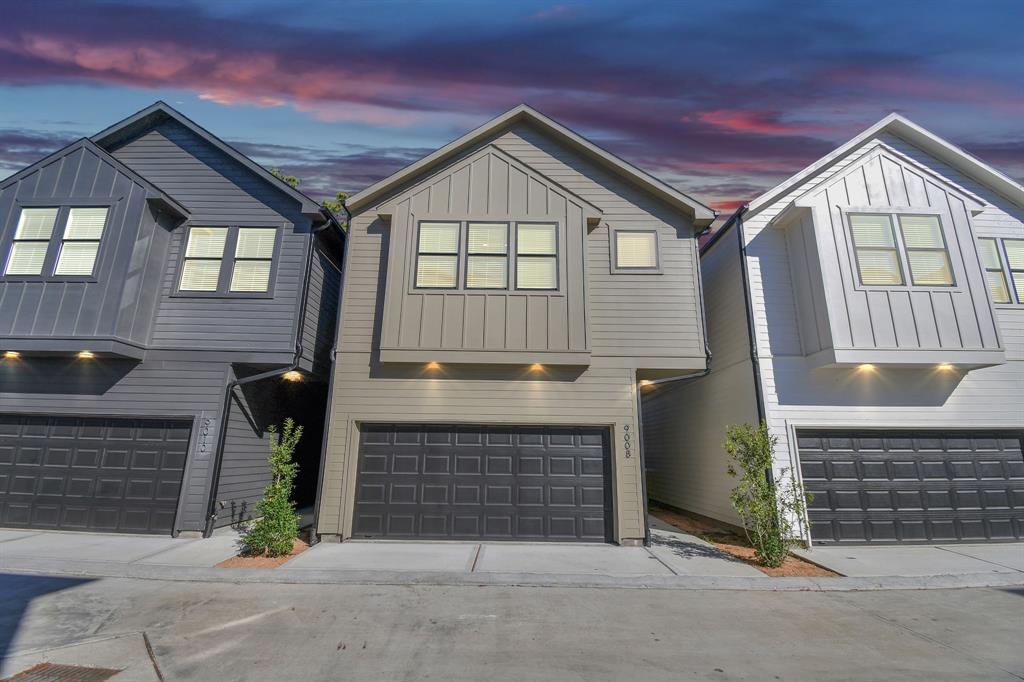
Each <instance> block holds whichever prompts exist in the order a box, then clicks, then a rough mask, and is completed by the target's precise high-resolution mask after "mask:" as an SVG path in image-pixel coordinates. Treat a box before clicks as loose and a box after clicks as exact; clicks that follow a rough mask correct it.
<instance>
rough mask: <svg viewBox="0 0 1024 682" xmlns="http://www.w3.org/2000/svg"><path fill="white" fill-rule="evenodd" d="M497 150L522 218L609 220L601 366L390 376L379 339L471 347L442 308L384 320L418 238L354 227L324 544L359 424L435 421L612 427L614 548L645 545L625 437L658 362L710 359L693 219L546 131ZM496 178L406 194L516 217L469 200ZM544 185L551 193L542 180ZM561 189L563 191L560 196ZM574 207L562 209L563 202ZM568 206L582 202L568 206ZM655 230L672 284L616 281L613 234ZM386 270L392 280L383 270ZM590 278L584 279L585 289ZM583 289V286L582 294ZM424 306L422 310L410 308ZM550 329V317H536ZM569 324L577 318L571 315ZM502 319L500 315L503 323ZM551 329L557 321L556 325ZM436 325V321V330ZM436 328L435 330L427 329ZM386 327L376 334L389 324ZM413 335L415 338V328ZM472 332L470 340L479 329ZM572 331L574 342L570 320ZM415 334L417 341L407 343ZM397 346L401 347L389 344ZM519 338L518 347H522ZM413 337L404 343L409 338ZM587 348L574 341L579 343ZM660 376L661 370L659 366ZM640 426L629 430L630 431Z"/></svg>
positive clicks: (346, 492)
mask: <svg viewBox="0 0 1024 682" xmlns="http://www.w3.org/2000/svg"><path fill="white" fill-rule="evenodd" d="M488 144H493V145H494V146H495V147H497V148H498V149H500V150H501V151H502V152H503V155H507V156H508V157H511V158H512V159H513V161H514V162H513V163H510V164H508V175H507V176H506V175H505V169H504V167H501V169H500V170H498V171H497V172H496V173H494V174H493V175H492V176H491V177H494V178H495V183H498V186H499V188H507V193H508V196H510V197H511V198H510V199H509V201H510V202H511V204H510V209H509V210H512V209H513V208H515V205H516V202H519V205H520V206H521V205H523V202H525V205H526V207H527V210H528V211H529V210H530V207H531V206H534V205H537V206H541V205H543V206H545V210H547V211H549V212H550V211H551V205H550V202H551V201H552V200H553V198H557V197H559V196H561V197H565V196H566V195H565V192H568V193H571V194H572V195H575V196H576V197H579V198H581V199H584V200H585V201H587V202H589V203H591V204H593V205H594V206H596V207H598V208H599V209H600V210H601V211H602V212H603V217H602V226H601V227H598V228H596V229H593V230H590V231H589V232H587V233H585V239H586V242H585V245H586V248H585V249H584V250H583V251H582V254H581V255H582V258H583V259H585V271H586V276H587V290H588V296H587V306H588V307H587V309H586V315H585V319H586V320H587V322H588V324H589V333H590V343H591V345H590V347H591V352H592V361H591V365H590V366H589V367H588V368H586V369H585V370H580V369H569V368H557V367H549V368H548V369H547V370H546V372H545V373H544V374H541V375H537V374H532V375H531V374H530V373H529V372H528V370H526V369H525V368H522V367H515V366H505V367H501V366H496V365H490V366H486V367H480V366H477V367H469V366H458V365H445V366H443V367H442V369H440V370H434V371H435V372H436V373H434V374H431V373H430V372H431V370H427V369H425V368H424V367H422V366H416V367H402V366H395V365H392V366H383V365H381V364H379V363H378V362H377V359H376V350H377V348H376V346H375V344H376V343H377V339H378V338H379V337H378V335H381V336H383V337H384V338H395V336H397V337H398V338H399V343H407V342H408V343H413V342H412V341H406V338H410V339H411V338H416V339H417V341H416V342H417V343H419V342H420V341H419V337H420V336H421V335H425V334H429V335H431V338H433V339H436V342H437V343H442V342H443V341H444V339H446V338H447V339H448V340H449V343H457V342H458V341H459V339H458V334H455V335H454V336H451V335H448V336H446V331H447V332H449V334H450V328H449V327H448V326H447V324H445V325H441V324H438V319H439V316H440V315H444V314H445V312H446V309H445V304H444V302H439V304H438V305H433V304H430V305H428V304H425V303H424V304H423V305H415V306H413V305H409V306H406V307H405V308H403V310H402V316H401V318H399V319H395V318H388V319H386V320H381V319H380V318H379V314H380V309H381V306H382V305H383V301H382V300H381V297H382V296H383V295H384V288H385V286H387V287H389V289H388V293H389V295H390V294H391V289H390V287H393V286H396V284H395V282H396V281H398V280H400V279H402V278H403V277H404V276H403V274H402V273H401V272H399V273H395V272H394V271H393V270H389V269H387V258H388V252H389V251H390V250H392V249H395V248H396V246H395V242H396V240H402V239H405V238H406V237H407V235H403V234H401V233H400V228H401V227H402V226H404V223H402V222H401V221H398V222H395V219H393V223H394V224H395V225H397V226H398V227H397V228H394V229H391V230H389V229H387V228H385V227H384V226H383V225H381V223H380V221H378V220H377V219H376V217H375V216H373V215H371V214H363V215H360V216H356V217H355V218H354V219H353V221H352V224H351V228H350V234H349V241H348V244H347V249H348V253H347V256H346V258H347V261H346V265H345V289H344V292H343V295H342V325H341V327H342V328H341V336H340V339H339V345H338V355H337V359H336V362H335V369H334V372H335V374H334V384H333V395H332V398H331V400H332V407H331V415H330V431H329V433H328V441H327V451H326V458H325V464H324V467H325V468H324V472H323V486H322V490H321V499H320V511H319V522H318V523H319V526H318V532H320V533H325V534H346V533H347V532H348V531H349V526H350V522H351V520H350V518H349V514H350V508H351V500H352V495H353V490H354V484H355V481H354V474H353V472H354V461H355V457H354V455H355V453H354V452H353V449H354V445H353V444H354V443H355V442H356V440H357V436H358V434H357V432H356V429H357V428H358V424H359V423H361V422H372V421H381V422H394V421H410V422H435V423H467V424H568V425H591V424H594V425H606V426H609V427H610V428H611V429H612V443H613V453H612V457H613V460H614V463H613V471H614V479H615V480H614V483H615V505H616V514H615V524H616V530H615V532H616V538H617V539H619V540H625V539H636V538H640V537H642V535H643V506H644V505H643V500H642V498H641V483H642V482H641V479H640V475H641V472H640V471H639V467H638V457H637V455H636V452H635V450H633V451H632V452H631V453H630V455H629V456H627V455H626V452H625V448H624V447H623V443H624V440H625V439H624V434H625V433H627V431H628V432H630V433H632V434H635V433H636V429H637V416H636V369H637V368H638V367H644V366H649V365H647V364H646V363H649V362H652V358H655V359H657V358H659V357H663V356H668V357H674V358H680V357H683V358H693V359H695V363H694V364H695V365H696V364H699V362H700V361H702V360H703V357H704V351H703V346H704V339H703V330H702V325H701V320H700V309H699V297H698V292H697V290H696V251H695V248H696V247H695V240H694V239H693V229H692V226H691V223H690V222H689V221H688V220H687V219H686V218H685V217H684V216H682V215H679V214H677V213H675V212H674V211H671V210H669V209H667V208H666V207H665V206H663V205H662V204H660V203H659V202H657V201H655V200H654V199H652V198H651V197H649V196H647V195H646V194H644V193H643V192H642V191H641V190H639V189H637V188H635V187H633V186H631V185H627V184H625V183H623V182H622V181H621V179H619V178H616V177H614V176H612V175H610V174H609V173H607V172H605V171H603V170H601V169H598V168H596V167H594V166H593V165H591V164H590V163H589V162H587V161H586V160H584V159H582V158H580V157H578V156H576V155H574V154H573V153H572V152H570V151H569V150H567V149H565V148H563V147H562V146H561V145H559V144H558V143H556V142H554V141H552V140H550V139H548V138H546V137H545V136H543V135H541V134H540V133H537V132H536V131H534V130H532V129H530V128H528V127H525V126H517V127H514V128H511V129H509V130H507V131H505V132H503V133H501V134H499V135H498V136H496V137H495V138H494V139H493V140H491V141H490V142H489V143H488ZM485 170H486V171H487V172H488V173H491V172H492V171H491V169H490V166H488V167H487V168H484V167H482V166H476V167H474V165H473V164H470V166H469V167H468V170H467V171H465V172H462V173H454V174H451V175H450V176H448V177H445V178H432V179H431V178H428V179H422V178H421V179H419V180H418V181H415V183H416V184H415V185H413V186H411V187H407V188H404V189H403V190H402V194H403V195H404V194H405V193H408V194H409V196H411V197H419V198H418V199H417V201H419V202H421V203H422V204H425V205H426V206H427V207H428V208H429V209H430V210H431V211H433V210H434V205H433V204H431V203H430V202H431V201H432V197H433V196H434V195H433V194H432V192H433V190H432V189H431V182H434V181H436V182H437V186H438V189H437V196H438V197H440V199H439V200H438V203H437V206H436V208H437V209H438V210H447V211H448V212H450V214H451V215H453V216H455V215H457V214H458V212H459V211H464V212H466V213H473V212H481V211H485V210H488V207H489V206H491V205H492V204H491V203H489V202H492V201H493V202H495V203H494V204H493V205H494V206H496V207H497V208H496V209H495V210H498V209H499V208H504V203H503V202H504V201H505V199H504V198H503V197H504V196H505V192H503V191H500V189H494V186H493V185H492V186H491V187H490V188H489V190H488V192H487V193H474V192H469V191H468V187H470V186H471V184H472V183H473V182H481V181H482V179H483V178H484V177H485ZM531 175H537V176H542V177H543V178H544V179H545V181H544V182H541V180H540V179H538V178H534V177H530V176H531ZM506 177H507V179H506ZM552 183H554V184H556V185H557V187H558V189H559V192H558V193H554V192H551V191H550V188H551V187H552ZM559 201H562V199H559ZM565 201H566V203H569V204H571V201H569V200H568V199H565ZM535 202H536V203H535ZM608 226H611V227H617V226H622V227H654V228H656V229H658V230H659V231H660V233H661V235H660V236H661V244H662V248H663V251H662V255H663V259H664V260H665V273H664V274H663V275H658V276H642V275H611V274H610V271H611V261H610V252H609V249H608V236H607V235H608V230H607V227H608ZM382 270H383V271H382ZM582 272H583V270H582V269H581V270H580V276H582ZM573 284H574V285H579V284H581V282H573ZM409 300H412V297H410V298H409ZM504 305H505V306H506V308H505V309H504V310H503V311H502V313H503V317H504V319H505V320H508V319H516V318H515V317H514V316H522V315H524V314H525V315H530V314H531V310H530V305H529V304H528V303H527V301H526V300H523V299H522V297H515V296H509V297H508V298H507V300H505V301H504ZM475 306H477V304H475V303H469V302H468V299H467V301H466V302H465V303H464V304H463V305H462V306H461V307H456V308H453V309H452V312H453V314H456V315H461V316H462V317H463V319H465V317H466V316H468V315H480V314H481V313H482V310H480V308H479V307H475ZM535 314H538V318H537V319H538V320H540V321H541V322H543V321H544V317H543V316H542V315H540V314H539V312H538V313H535ZM570 314H571V313H570ZM499 319H501V316H499ZM547 319H548V321H550V320H551V318H550V317H549V318H547ZM425 320H426V322H425ZM427 322H430V325H429V326H428V324H427ZM378 324H380V325H381V326H383V327H384V328H383V329H378V327H377V325H378ZM406 325H408V326H406ZM467 328H469V327H467ZM569 328H570V330H571V329H576V328H577V326H576V323H574V322H572V321H571V320H570V324H569ZM407 329H408V330H411V331H409V332H406V331H405V330H407ZM489 329H490V331H488V332H487V333H486V334H484V336H483V339H482V340H480V339H477V338H474V342H479V343H488V340H489V339H490V342H493V343H495V344H499V343H503V342H504V339H503V338H502V335H500V334H498V333H497V329H496V328H489ZM389 335H390V336H389ZM513 335H519V336H514V339H513ZM505 336H506V337H507V338H510V339H513V341H509V343H516V344H526V345H527V347H529V345H530V344H531V343H537V344H540V343H542V342H541V341H539V340H536V341H531V337H530V332H529V329H526V330H524V329H522V327H519V326H507V327H506V330H505ZM403 337H405V338H403ZM584 339H585V335H584V337H583V338H580V337H578V336H577V337H576V340H574V341H572V342H571V343H581V342H583V341H584ZM655 366H656V365H655ZM627 427H628V428H627Z"/></svg>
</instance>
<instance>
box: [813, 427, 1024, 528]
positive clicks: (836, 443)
mask: <svg viewBox="0 0 1024 682" xmlns="http://www.w3.org/2000/svg"><path fill="white" fill-rule="evenodd" d="M797 438H798V444H799V451H800V467H801V471H802V473H803V480H804V487H805V489H806V490H807V492H808V493H811V494H813V495H814V499H813V500H812V501H811V504H810V505H809V506H808V517H809V519H810V524H811V539H812V540H813V541H814V542H816V543H845V544H855V543H872V544H874V543H895V542H984V541H989V540H1019V539H1021V538H1022V537H1024V460H1022V455H1021V434H1017V433H991V432H988V433H962V432H930V431H925V432H903V431H897V432H863V431H862V432H846V431H798V432H797Z"/></svg>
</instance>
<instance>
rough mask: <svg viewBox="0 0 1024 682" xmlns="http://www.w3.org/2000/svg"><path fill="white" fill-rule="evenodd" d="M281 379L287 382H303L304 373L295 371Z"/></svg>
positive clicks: (287, 373) (286, 373) (283, 375)
mask: <svg viewBox="0 0 1024 682" xmlns="http://www.w3.org/2000/svg"><path fill="white" fill-rule="evenodd" d="M281 378H282V379H284V380H285V381H302V372H297V371H295V370H294V369H293V370H291V371H290V372H285V373H284V374H282V375H281Z"/></svg>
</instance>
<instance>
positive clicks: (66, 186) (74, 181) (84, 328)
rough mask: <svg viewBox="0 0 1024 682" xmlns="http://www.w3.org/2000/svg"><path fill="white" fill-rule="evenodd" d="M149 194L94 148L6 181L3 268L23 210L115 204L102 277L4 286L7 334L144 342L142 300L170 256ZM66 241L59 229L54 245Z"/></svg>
mask: <svg viewBox="0 0 1024 682" xmlns="http://www.w3.org/2000/svg"><path fill="white" fill-rule="evenodd" d="M146 192H147V190H146V188H145V187H144V186H143V185H142V184H140V183H139V182H138V181H137V180H136V179H135V178H134V177H132V176H130V175H127V174H125V173H124V172H122V169H119V168H118V167H117V166H116V165H114V164H113V163H110V162H109V157H108V158H107V159H104V158H103V155H102V154H101V153H97V151H96V150H95V149H90V147H89V145H88V144H76V145H72V146H71V147H70V148H69V151H68V153H67V154H64V155H61V156H58V157H56V158H54V159H52V161H50V162H49V163H47V164H45V165H43V166H40V167H39V168H38V169H36V170H34V171H33V172H30V173H28V174H26V175H23V176H21V177H19V178H17V179H15V180H11V181H7V182H4V183H0V249H2V254H0V267H3V265H4V264H5V263H6V260H7V257H8V254H9V253H10V249H11V240H12V239H13V236H14V232H15V230H16V229H17V226H18V219H19V216H20V213H21V208H22V205H23V204H24V205H26V206H29V207H31V206H38V205H40V204H42V205H47V203H49V202H52V203H50V205H52V206H61V205H64V206H74V205H75V204H76V201H75V200H78V202H84V203H80V204H79V205H89V202H106V201H109V202H110V203H109V206H110V208H109V213H108V216H107V223H106V225H105V227H104V231H103V235H102V240H101V242H100V249H99V252H98V254H97V260H96V265H95V277H94V278H92V280H90V281H18V280H17V278H12V279H11V280H9V281H0V336H14V337H19V336H20V337H29V336H30V337H39V338H68V337H75V338H83V339H86V338H117V339H120V340H124V341H129V342H134V343H136V344H143V343H145V342H146V340H147V335H148V333H149V325H150V322H151V319H152V309H151V308H149V309H146V308H142V307H140V306H139V305H137V303H136V301H138V300H140V299H147V298H149V299H151V298H152V292H153V290H154V289H155V286H156V282H157V280H158V279H159V275H158V274H157V273H156V272H154V271H153V267H154V261H155V260H162V259H163V258H164V257H166V232H165V231H164V229H163V228H160V227H157V225H156V222H155V218H154V216H153V214H152V212H151V210H150V207H149V205H148V204H147V201H146ZM93 205H96V204H95V203H93ZM60 238H61V234H60V225H56V226H55V227H54V232H53V235H52V237H51V240H59V239H60ZM0 277H2V275H0ZM93 280H94V281H93Z"/></svg>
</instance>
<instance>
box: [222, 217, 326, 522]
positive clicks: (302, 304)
mask: <svg viewBox="0 0 1024 682" xmlns="http://www.w3.org/2000/svg"><path fill="white" fill-rule="evenodd" d="M322 215H325V216H326V217H327V220H326V221H325V222H324V224H323V225H321V226H320V227H314V228H312V229H311V230H310V233H309V245H308V246H307V248H306V266H305V269H304V272H305V275H304V277H303V278H302V294H301V298H300V299H299V316H298V323H297V324H296V325H295V358H294V359H293V360H292V362H291V364H289V365H288V366H286V367H281V368H278V369H272V370H269V371H267V372H261V373H259V374H254V375H252V376H248V377H244V378H242V379H235V380H234V381H232V382H230V383H229V384H228V386H227V388H226V389H225V391H224V407H223V408H222V409H221V421H220V429H219V430H218V434H217V449H216V450H215V451H214V460H213V479H212V480H211V481H210V496H209V498H208V499H207V502H206V526H205V527H204V528H203V537H204V538H208V537H210V536H211V535H213V528H214V525H215V524H216V523H217V511H218V510H217V493H218V492H219V491H220V472H221V468H222V467H223V465H224V444H225V442H226V441H227V435H228V416H229V415H230V412H231V398H232V396H233V395H234V394H235V388H237V387H238V386H244V385H245V384H251V383H255V382H257V381H262V380H264V379H271V378H273V377H276V376H280V375H282V374H286V373H287V372H291V371H294V370H296V369H298V367H299V362H300V361H301V360H302V351H303V348H302V329H303V327H304V326H305V324H306V301H307V299H308V294H309V275H310V272H311V271H312V268H313V251H314V250H315V248H314V245H315V242H316V236H317V235H318V234H319V233H320V232H323V231H324V230H326V229H327V228H328V227H330V226H331V225H337V220H336V219H335V217H334V215H333V214H332V213H331V212H330V211H328V210H327V209H324V210H323V212H322Z"/></svg>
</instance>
